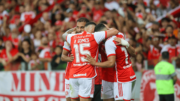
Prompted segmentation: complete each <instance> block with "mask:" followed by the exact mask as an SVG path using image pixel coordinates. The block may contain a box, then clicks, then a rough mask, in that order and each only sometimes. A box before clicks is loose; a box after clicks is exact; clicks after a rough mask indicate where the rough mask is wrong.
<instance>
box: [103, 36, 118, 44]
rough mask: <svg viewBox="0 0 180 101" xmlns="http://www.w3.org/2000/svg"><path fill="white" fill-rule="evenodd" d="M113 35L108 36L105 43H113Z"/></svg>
mask: <svg viewBox="0 0 180 101" xmlns="http://www.w3.org/2000/svg"><path fill="white" fill-rule="evenodd" d="M115 37H116V36H112V37H110V38H108V39H107V40H106V42H105V44H109V43H113V41H114V38H115Z"/></svg>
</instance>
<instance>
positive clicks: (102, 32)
mask: <svg viewBox="0 0 180 101" xmlns="http://www.w3.org/2000/svg"><path fill="white" fill-rule="evenodd" d="M105 32H106V31H99V32H94V33H92V34H93V35H94V34H101V33H105Z"/></svg>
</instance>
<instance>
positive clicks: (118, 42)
mask: <svg viewBox="0 0 180 101" xmlns="http://www.w3.org/2000/svg"><path fill="white" fill-rule="evenodd" d="M114 41H116V42H117V44H116V45H122V46H125V47H126V48H128V47H129V43H128V42H127V41H126V40H124V39H122V38H118V37H115V38H114Z"/></svg>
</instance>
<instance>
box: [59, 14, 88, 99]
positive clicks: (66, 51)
mask: <svg viewBox="0 0 180 101" xmlns="http://www.w3.org/2000/svg"><path fill="white" fill-rule="evenodd" d="M87 22H89V20H88V19H87V18H84V17H82V18H79V19H78V20H77V24H76V30H75V32H74V33H81V32H82V31H84V27H85V24H86V23H87ZM72 31H74V30H72ZM69 33H70V32H69ZM70 52H71V48H70V46H69V44H68V43H67V42H64V46H63V52H62V56H61V60H62V61H66V62H67V66H66V75H65V96H66V101H71V98H70V94H69V93H70V90H69V69H70V67H71V62H72V61H73V60H74V57H73V55H70Z"/></svg>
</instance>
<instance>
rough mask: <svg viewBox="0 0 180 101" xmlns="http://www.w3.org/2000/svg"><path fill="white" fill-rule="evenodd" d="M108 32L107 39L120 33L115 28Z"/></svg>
mask: <svg viewBox="0 0 180 101" xmlns="http://www.w3.org/2000/svg"><path fill="white" fill-rule="evenodd" d="M106 32H107V38H109V37H111V36H113V35H117V34H118V33H119V31H118V30H117V29H115V28H110V29H109V30H107V31H106Z"/></svg>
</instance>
